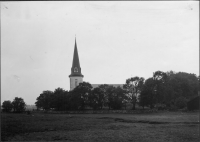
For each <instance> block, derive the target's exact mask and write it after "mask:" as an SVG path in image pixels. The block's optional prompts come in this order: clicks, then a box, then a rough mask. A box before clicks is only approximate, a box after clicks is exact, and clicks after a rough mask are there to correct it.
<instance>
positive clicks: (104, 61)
mask: <svg viewBox="0 0 200 142" xmlns="http://www.w3.org/2000/svg"><path fill="white" fill-rule="evenodd" d="M75 35H76V39H77V47H78V53H79V60H80V65H81V70H82V74H83V75H84V78H83V80H84V81H86V82H89V83H91V84H103V83H105V84H123V83H125V81H126V79H127V78H130V77H134V76H139V77H144V78H145V79H147V78H149V77H151V76H152V74H153V72H155V71H157V70H160V71H164V72H166V71H170V70H173V71H175V72H179V71H181V72H187V73H194V74H196V75H199V2H198V1H165V2H158V1H155V2H153V1H145V2H142V1H134V2H131V1H124V2H123V1H105V2H100V1H96V2H94V1H93V2H92V1H83V2H80V1H79V2H74V1H68V2H64V1H60V2H51V1H49V2H1V102H3V101H4V100H11V101H12V100H13V99H14V97H22V98H23V99H24V101H25V102H26V104H30V105H31V104H34V103H35V101H36V98H37V97H38V96H39V95H40V94H41V93H42V92H43V91H44V90H51V91H54V90H55V89H56V88H58V87H61V88H63V89H65V90H69V89H70V86H69V85H70V82H69V77H68V76H69V75H70V72H71V66H72V59H73V51H74V43H75Z"/></svg>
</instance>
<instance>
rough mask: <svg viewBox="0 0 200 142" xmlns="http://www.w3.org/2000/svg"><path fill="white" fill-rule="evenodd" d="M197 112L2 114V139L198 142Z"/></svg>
mask: <svg viewBox="0 0 200 142" xmlns="http://www.w3.org/2000/svg"><path fill="white" fill-rule="evenodd" d="M198 122H199V114H198V112H187V113H186V112H184V113H183V112H162V113H161V112H158V113H151V114H72V115H69V114H41V113H33V114H32V115H26V114H9V113H8V114H6V113H3V114H1V140H2V141H80V142H82V141H95V142H106V141H107V142H112V141H114V142H120V141H135V142H149V141H150V142H169V141H170V142H188V141H189V142H198V141H199V123H198Z"/></svg>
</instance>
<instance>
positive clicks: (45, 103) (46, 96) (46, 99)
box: [35, 90, 53, 110]
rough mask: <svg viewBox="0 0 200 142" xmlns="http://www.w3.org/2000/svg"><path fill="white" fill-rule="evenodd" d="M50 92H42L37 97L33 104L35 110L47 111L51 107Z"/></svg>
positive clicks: (51, 93)
mask: <svg viewBox="0 0 200 142" xmlns="http://www.w3.org/2000/svg"><path fill="white" fill-rule="evenodd" d="M52 95H53V92H52V91H49V90H47V91H43V93H42V94H40V96H39V97H37V101H36V102H35V104H36V106H37V108H42V109H44V110H49V109H50V108H51V105H52Z"/></svg>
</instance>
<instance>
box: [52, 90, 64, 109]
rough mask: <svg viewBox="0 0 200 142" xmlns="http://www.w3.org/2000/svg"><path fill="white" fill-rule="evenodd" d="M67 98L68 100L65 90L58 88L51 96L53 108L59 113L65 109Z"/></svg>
mask: <svg viewBox="0 0 200 142" xmlns="http://www.w3.org/2000/svg"><path fill="white" fill-rule="evenodd" d="M65 98H66V94H65V90H64V89H62V88H60V87H58V88H57V89H55V91H54V92H53V94H52V96H51V107H52V108H55V109H56V110H58V111H59V110H62V109H64V108H63V107H64V104H65V103H66V100H65Z"/></svg>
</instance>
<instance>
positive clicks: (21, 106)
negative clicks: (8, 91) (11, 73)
mask: <svg viewBox="0 0 200 142" xmlns="http://www.w3.org/2000/svg"><path fill="white" fill-rule="evenodd" d="M12 105H13V109H14V112H18V113H19V112H23V111H24V110H25V105H26V104H25V102H24V100H23V99H22V98H18V97H15V99H14V100H13V102H12Z"/></svg>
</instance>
